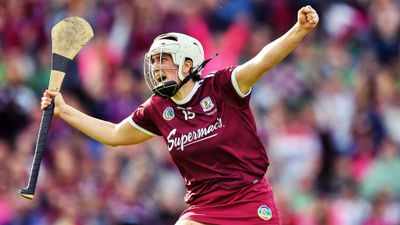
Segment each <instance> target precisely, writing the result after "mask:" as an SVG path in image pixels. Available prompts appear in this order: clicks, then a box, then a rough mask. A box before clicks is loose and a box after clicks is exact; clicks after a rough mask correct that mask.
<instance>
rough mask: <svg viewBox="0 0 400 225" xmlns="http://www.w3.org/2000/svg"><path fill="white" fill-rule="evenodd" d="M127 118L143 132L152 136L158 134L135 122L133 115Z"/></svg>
mask: <svg viewBox="0 0 400 225" xmlns="http://www.w3.org/2000/svg"><path fill="white" fill-rule="evenodd" d="M127 119H128V121H129V123H130V124H131V125H132V126H133V127H134V128H136V129H138V130H140V131H141V132H143V133H145V134H148V135H150V136H157V135H156V134H154V133H152V132H150V131H148V130H146V129H144V128H143V127H141V126H139V125H137V124H136V123H135V121H133V119H132V117H129V118H127Z"/></svg>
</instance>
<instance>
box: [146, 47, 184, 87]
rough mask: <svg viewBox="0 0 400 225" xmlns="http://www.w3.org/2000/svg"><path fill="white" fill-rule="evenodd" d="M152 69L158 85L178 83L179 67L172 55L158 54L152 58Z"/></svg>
mask: <svg viewBox="0 0 400 225" xmlns="http://www.w3.org/2000/svg"><path fill="white" fill-rule="evenodd" d="M150 62H151V69H152V74H153V76H154V78H155V79H156V81H157V83H161V82H164V81H171V80H174V81H176V82H178V76H177V74H178V73H177V72H178V66H177V65H175V63H174V61H173V60H172V57H171V55H170V54H156V55H153V56H152V57H151V61H150Z"/></svg>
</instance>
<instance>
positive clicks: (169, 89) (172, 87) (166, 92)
mask: <svg viewBox="0 0 400 225" xmlns="http://www.w3.org/2000/svg"><path fill="white" fill-rule="evenodd" d="M217 55H218V53H215V54H214V55H213V56H212V57H211V58H209V59H207V60H204V61H203V62H202V63H201V64H200V65H199V66H198V67H197V68H196V69H195V70H193V71H192V72H190V74H189V75H188V76H186V77H185V78H184V79H183V80H182V81H181V82H180V83H179V84H178V83H177V82H176V81H173V80H170V81H166V82H162V83H159V84H158V85H157V86H155V87H154V88H153V89H152V91H153V93H154V94H156V95H158V96H161V97H163V98H170V97H172V96H174V95H175V94H176V93H177V92H178V91H179V89H180V88H181V87H182V86H183V85H184V84H186V83H187V82H188V81H189V80H190V79H192V78H193V77H194V76H196V75H197V74H198V73H199V72H200V70H202V69H203V68H204V67H205V66H206V65H207V63H209V62H210V61H211V60H212V59H213V58H215V57H216V56H217ZM178 73H179V71H178Z"/></svg>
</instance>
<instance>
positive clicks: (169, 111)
mask: <svg viewBox="0 0 400 225" xmlns="http://www.w3.org/2000/svg"><path fill="white" fill-rule="evenodd" d="M174 117H175V112H174V109H173V108H172V107H167V108H166V109H165V110H164V112H163V118H164V120H172V119H173V118H174Z"/></svg>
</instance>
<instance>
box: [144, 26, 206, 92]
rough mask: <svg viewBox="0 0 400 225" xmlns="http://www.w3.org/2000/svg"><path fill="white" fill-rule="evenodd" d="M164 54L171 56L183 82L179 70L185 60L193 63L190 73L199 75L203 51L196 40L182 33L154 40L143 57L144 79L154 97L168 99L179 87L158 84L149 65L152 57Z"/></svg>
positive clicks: (168, 34) (173, 82)
mask: <svg viewBox="0 0 400 225" xmlns="http://www.w3.org/2000/svg"><path fill="white" fill-rule="evenodd" d="M165 53H167V54H170V55H171V57H172V60H173V62H174V64H175V65H177V66H178V78H179V80H181V81H183V80H184V78H185V77H184V76H183V74H182V71H181V70H182V67H183V64H184V62H185V60H187V59H190V60H192V62H193V67H192V69H191V72H196V73H197V74H198V75H201V69H202V68H199V67H201V65H202V63H203V62H204V50H203V46H202V45H201V43H200V42H199V41H198V40H197V39H195V38H193V37H191V36H189V35H186V34H182V33H174V32H171V33H165V34H162V35H160V36H158V37H156V38H155V39H154V41H153V44H152V45H151V47H150V49H149V51H148V52H147V53H146V54H145V57H144V77H145V80H146V83H147V86H148V87H149V88H150V90H152V91H153V92H154V93H155V94H156V95H160V96H161V97H165V98H168V97H172V96H173V95H175V94H176V92H177V91H178V90H179V88H180V87H181V85H179V84H177V83H176V82H175V81H167V82H158V81H157V79H156V77H155V74H154V71H153V66H152V63H151V57H152V56H154V55H156V54H160V55H162V54H165ZM160 58H161V57H160ZM164 69H168V68H164ZM195 75H196V74H195ZM182 85H183V84H182Z"/></svg>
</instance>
